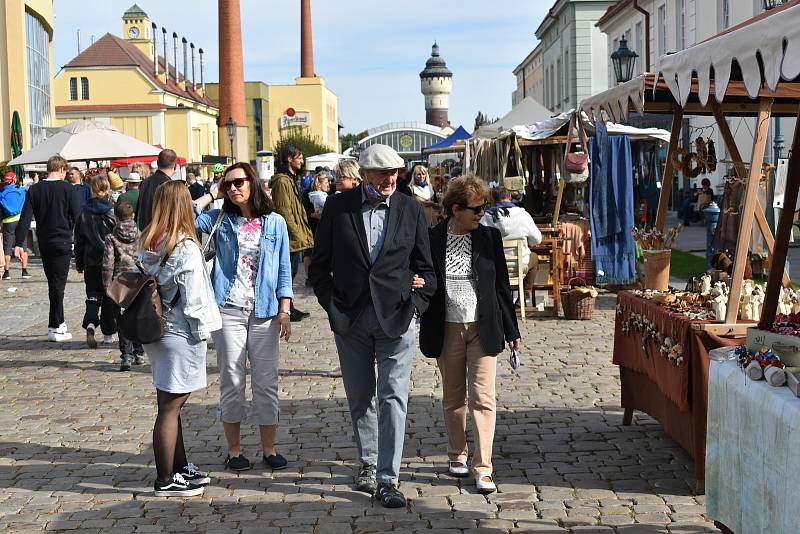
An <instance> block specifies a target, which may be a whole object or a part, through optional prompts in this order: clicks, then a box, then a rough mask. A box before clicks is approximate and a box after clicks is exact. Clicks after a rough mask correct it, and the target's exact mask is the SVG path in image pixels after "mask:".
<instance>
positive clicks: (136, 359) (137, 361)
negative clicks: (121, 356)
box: [133, 354, 144, 365]
mask: <svg viewBox="0 0 800 534" xmlns="http://www.w3.org/2000/svg"><path fill="white" fill-rule="evenodd" d="M143 364H144V354H134V356H133V365H143Z"/></svg>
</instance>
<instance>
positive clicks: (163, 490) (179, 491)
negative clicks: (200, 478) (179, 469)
mask: <svg viewBox="0 0 800 534" xmlns="http://www.w3.org/2000/svg"><path fill="white" fill-rule="evenodd" d="M153 489H154V490H155V494H156V497H195V496H197V495H202V494H203V491H204V490H205V488H204V487H203V486H200V485H198V484H192V483H191V482H187V481H186V479H185V478H183V475H181V474H180V473H175V474H174V475H172V480H170V481H169V482H167V483H166V484H159V483H158V482H156V483H155V484H154V485H153Z"/></svg>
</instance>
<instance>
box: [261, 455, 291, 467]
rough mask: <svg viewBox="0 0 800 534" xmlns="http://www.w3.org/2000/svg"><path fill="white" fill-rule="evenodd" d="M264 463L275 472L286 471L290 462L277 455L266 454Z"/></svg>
mask: <svg viewBox="0 0 800 534" xmlns="http://www.w3.org/2000/svg"><path fill="white" fill-rule="evenodd" d="M264 463H265V464H267V465H268V466H269V467H271V468H272V470H273V471H278V470H280V469H286V466H287V465H288V464H289V462H287V461H286V458H284V457H283V456H281V455H280V454H277V453H276V454H271V455H269V456H267V455H266V454H265V455H264Z"/></svg>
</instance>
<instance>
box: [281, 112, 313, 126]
mask: <svg viewBox="0 0 800 534" xmlns="http://www.w3.org/2000/svg"><path fill="white" fill-rule="evenodd" d="M309 122H310V117H309V114H308V112H307V111H295V110H294V108H289V109H287V110H286V112H285V113H284V114H283V115H281V128H291V127H293V126H297V127H300V128H308V125H309Z"/></svg>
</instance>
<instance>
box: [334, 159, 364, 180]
mask: <svg viewBox="0 0 800 534" xmlns="http://www.w3.org/2000/svg"><path fill="white" fill-rule="evenodd" d="M333 170H334V172H335V173H336V176H337V177H339V178H342V177H344V178H352V179H353V180H357V181H359V182H360V181H361V174H359V172H358V171H359V170H360V168H359V166H358V162H357V161H356V160H354V159H340V160H339V162H338V163H337V164H336V166H335V167H334V169H333Z"/></svg>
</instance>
